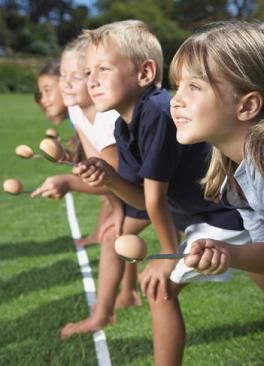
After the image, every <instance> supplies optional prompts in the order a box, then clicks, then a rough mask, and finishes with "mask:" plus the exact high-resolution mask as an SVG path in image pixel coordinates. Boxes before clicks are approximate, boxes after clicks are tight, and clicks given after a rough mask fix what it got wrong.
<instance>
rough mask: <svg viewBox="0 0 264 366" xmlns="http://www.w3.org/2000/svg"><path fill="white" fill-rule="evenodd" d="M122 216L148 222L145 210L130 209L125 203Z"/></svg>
mask: <svg viewBox="0 0 264 366" xmlns="http://www.w3.org/2000/svg"><path fill="white" fill-rule="evenodd" d="M124 214H125V216H128V217H133V218H135V219H145V220H149V217H148V214H147V212H146V211H145V210H138V209H137V208H135V207H132V206H130V205H128V204H127V203H124Z"/></svg>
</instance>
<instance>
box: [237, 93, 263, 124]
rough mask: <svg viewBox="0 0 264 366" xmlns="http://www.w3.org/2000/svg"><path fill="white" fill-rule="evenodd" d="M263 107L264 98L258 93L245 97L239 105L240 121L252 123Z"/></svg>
mask: <svg viewBox="0 0 264 366" xmlns="http://www.w3.org/2000/svg"><path fill="white" fill-rule="evenodd" d="M262 106H263V97H262V95H261V94H260V93H259V92H258V91H252V92H250V93H248V94H246V95H244V96H243V97H242V98H241V100H240V102H239V105H238V119H239V120H240V121H250V120H252V119H253V118H255V117H256V116H257V115H258V114H259V112H260V110H261V109H262Z"/></svg>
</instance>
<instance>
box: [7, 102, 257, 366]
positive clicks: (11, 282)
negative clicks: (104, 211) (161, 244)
mask: <svg viewBox="0 0 264 366" xmlns="http://www.w3.org/2000/svg"><path fill="white" fill-rule="evenodd" d="M0 121H1V124H0V131H1V133H0V136H1V144H0V153H1V154H0V156H1V184H2V182H3V180H4V179H6V178H10V177H13V178H18V179H21V180H22V182H23V184H24V186H25V189H27V190H31V189H34V188H35V187H37V186H38V185H39V184H40V183H41V182H42V181H43V180H44V179H45V177H47V176H49V175H53V174H60V173H64V172H69V168H68V167H65V166H59V167H58V166H57V165H54V164H52V163H49V162H47V161H44V160H41V159H34V160H30V161H26V160H22V159H20V158H18V157H16V156H15V154H14V149H15V147H16V145H18V144H21V143H25V144H29V145H31V146H32V147H33V148H35V149H36V150H38V145H39V142H40V140H41V139H42V138H43V137H44V132H45V130H46V129H47V128H48V127H51V125H50V124H49V123H48V122H47V121H46V120H45V118H44V117H43V116H42V114H41V112H40V111H39V110H38V108H37V107H36V105H35V104H34V101H33V98H32V96H30V95H0ZM59 133H60V134H61V135H62V136H64V137H68V136H70V135H71V134H72V133H73V132H72V130H71V128H70V127H69V125H68V124H67V123H65V124H64V125H63V126H62V127H60V128H59ZM74 198H75V204H76V210H77V215H78V219H79V223H80V227H81V231H82V232H83V234H84V233H88V232H91V231H92V229H93V228H94V226H95V222H96V217H97V213H98V207H99V206H98V205H99V200H98V198H97V197H88V196H86V195H82V194H74ZM0 210H1V211H0V232H1V237H0V365H1V366H7V365H12V366H22V365H23V366H40V365H43V366H44V365H45V366H46V365H53V366H67V365H70V366H81V365H89V366H93V365H96V364H97V361H96V356H95V351H94V345H93V340H92V337H91V335H89V334H87V335H82V336H75V337H72V338H70V339H68V340H66V341H65V340H61V339H60V337H59V330H60V328H61V327H62V326H63V325H64V324H65V323H67V322H69V321H72V320H78V319H81V318H84V317H85V316H87V305H86V301H85V297H84V292H83V285H82V278H81V274H80V271H79V266H78V263H77V260H76V254H75V249H74V246H73V244H72V239H71V236H70V231H69V227H68V222H67V218H66V212H65V202H64V200H61V201H51V200H44V199H40V198H37V199H34V200H33V199H31V198H29V195H26V194H25V195H21V196H18V197H14V196H10V195H7V194H5V193H3V192H2V193H1V192H0ZM143 237H144V238H145V239H146V240H147V241H148V242H149V243H150V244H151V245H150V249H149V252H155V251H156V250H157V240H156V237H155V235H154V232H153V230H152V229H151V228H148V229H147V230H146V231H145V232H144V233H143ZM87 252H88V255H89V258H90V262H91V266H92V269H93V275H94V278H95V280H96V279H97V266H98V258H99V247H98V246H97V245H94V246H91V247H90V248H89V249H88V250H87ZM141 266H143V264H141ZM181 303H182V308H183V313H184V316H185V318H186V326H187V332H188V342H187V347H186V352H185V359H184V365H185V366H207V365H212V366H218V365H219V366H242V365H243V366H246V365H252V366H263V365H264V347H263V339H264V306H263V294H262V293H261V291H260V290H258V289H257V288H256V285H255V284H253V283H252V281H251V280H250V279H249V278H248V276H247V275H246V274H242V273H237V274H236V275H235V278H234V280H233V281H232V282H230V283H225V284H199V285H192V286H188V287H187V288H186V289H185V290H184V291H183V293H182V295H181ZM105 332H106V336H107V342H108V346H109V349H110V354H111V359H112V364H113V366H119V365H120V366H126V365H129V366H132V365H133V366H147V365H153V356H152V346H151V327H150V317H149V311H148V307H147V303H146V301H145V299H143V306H141V307H137V308H129V309H126V310H120V311H118V314H117V324H116V325H115V326H108V327H106V328H105ZM169 337H170V334H168V338H169ZM164 342H166V339H164ZM164 366H166V365H164Z"/></svg>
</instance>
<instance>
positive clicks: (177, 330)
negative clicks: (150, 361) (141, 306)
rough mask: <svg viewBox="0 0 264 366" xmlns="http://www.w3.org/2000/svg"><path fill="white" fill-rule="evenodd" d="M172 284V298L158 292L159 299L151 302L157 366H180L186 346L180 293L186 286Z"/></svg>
mask: <svg viewBox="0 0 264 366" xmlns="http://www.w3.org/2000/svg"><path fill="white" fill-rule="evenodd" d="M169 284H170V297H169V299H168V300H164V294H163V293H161V292H160V291H159V290H158V294H157V299H156V300H155V301H149V305H150V310H151V316H152V333H153V347H154V359H155V366H164V365H166V366H180V365H181V364H182V358H183V352H184V346H185V325H184V319H183V317H182V313H181V309H180V305H179V301H178V299H177V295H178V293H179V292H180V291H181V289H182V288H183V287H184V285H180V284H175V283H173V282H171V281H170V282H169Z"/></svg>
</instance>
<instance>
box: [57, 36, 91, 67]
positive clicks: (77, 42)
mask: <svg viewBox="0 0 264 366" xmlns="http://www.w3.org/2000/svg"><path fill="white" fill-rule="evenodd" d="M86 49H87V42H84V40H82V39H80V38H79V37H77V38H75V39H74V40H72V41H71V42H69V43H68V44H67V45H66V46H65V48H64V49H63V51H62V53H61V60H62V58H63V56H64V55H65V54H66V53H68V52H69V53H70V52H73V53H76V54H77V55H78V57H79V63H80V66H83V68H84V66H85V52H86Z"/></svg>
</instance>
